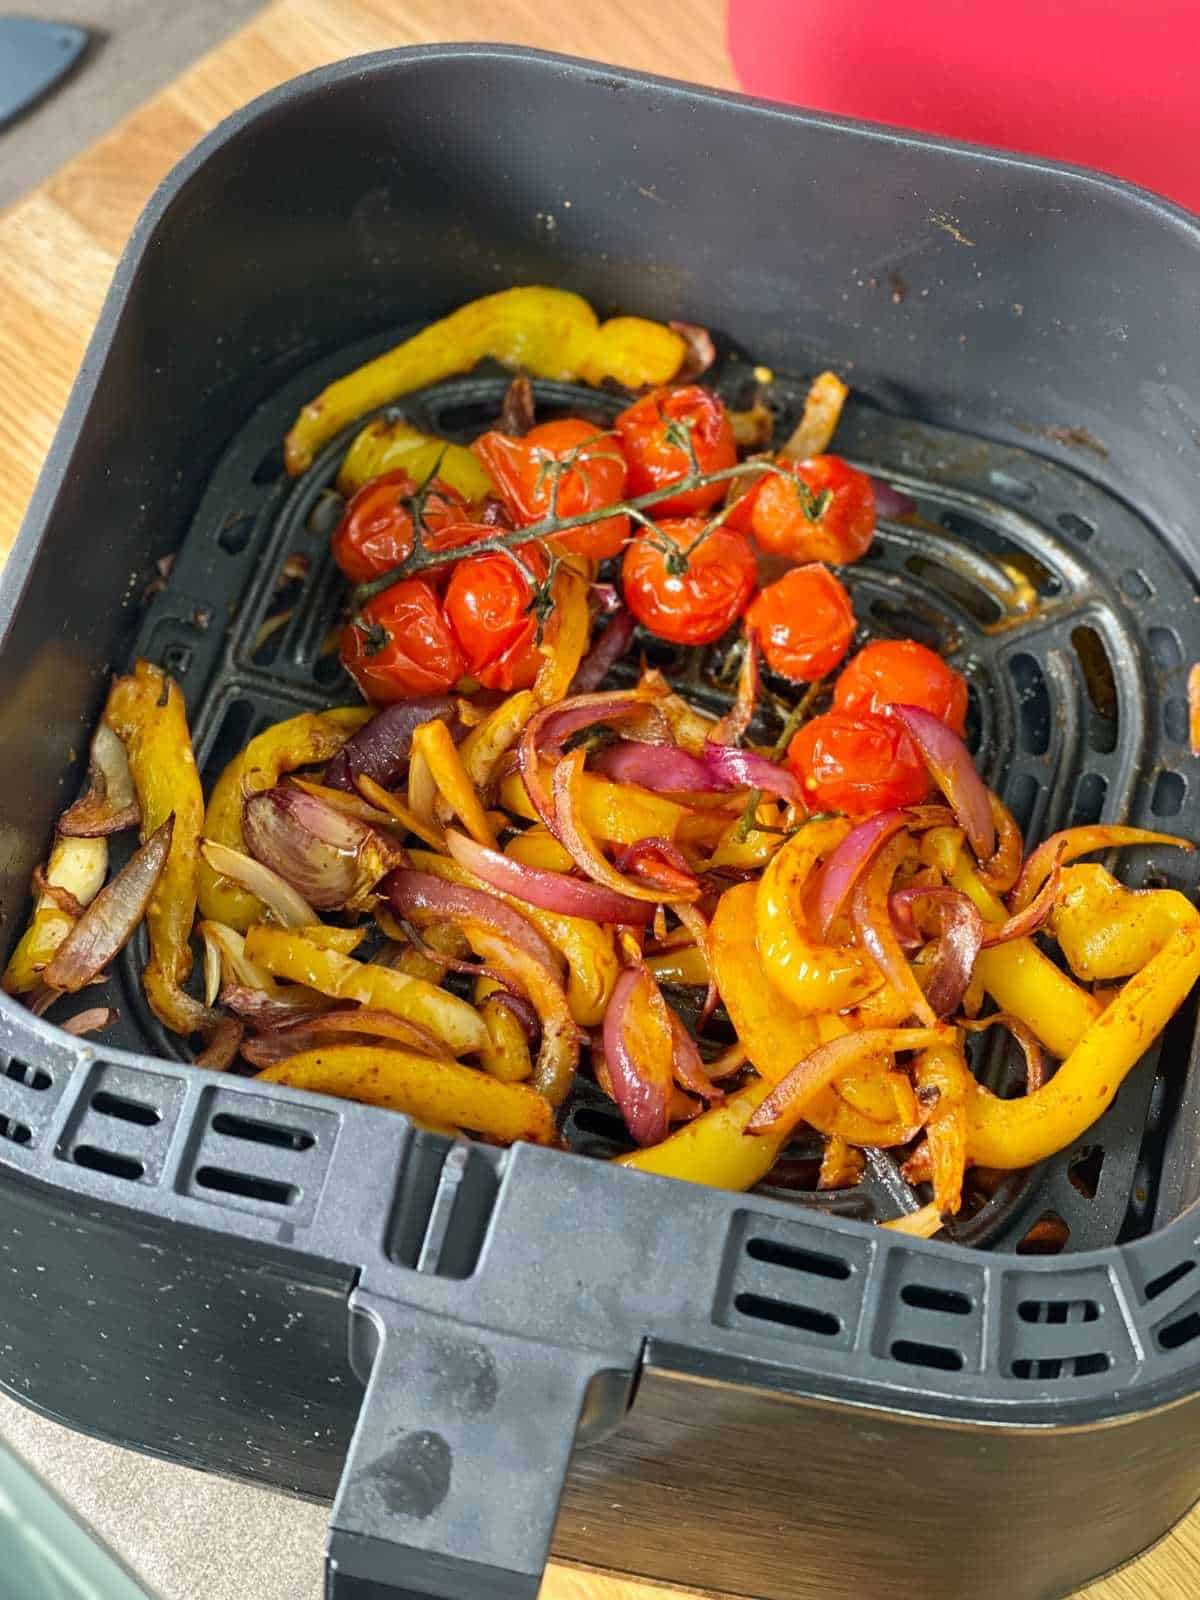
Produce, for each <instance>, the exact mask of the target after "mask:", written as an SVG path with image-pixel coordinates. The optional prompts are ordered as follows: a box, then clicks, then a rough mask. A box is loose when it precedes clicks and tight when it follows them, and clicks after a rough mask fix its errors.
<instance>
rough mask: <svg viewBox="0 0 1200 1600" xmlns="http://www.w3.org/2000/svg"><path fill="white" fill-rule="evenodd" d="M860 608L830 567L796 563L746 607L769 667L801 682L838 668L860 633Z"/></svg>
mask: <svg viewBox="0 0 1200 1600" xmlns="http://www.w3.org/2000/svg"><path fill="white" fill-rule="evenodd" d="M854 626H855V624H854V608H853V606H852V605H851V604H850V596H849V595H848V594H847V593H846V590H845V586H844V585H843V584H842V583H841V582H839V580H838V579H837V578H836V577H835V576H834V574H833V573H832V572H830V570H829V568H828V567H824V566H821V565H820V563H818V562H814V563H811V564H810V565H808V566H804V567H793V568H792V570H791V571H790V572H785V573H784V575H783V577H782V578H778V579H776V581H775V582H774V583H771V584H768V585H767V587H766V588H765V589H763V590H762V591H761V592H760V593H759V594H758V595H757V596H756V598H755V600H754V604H753V605H752V606H751V607H750V609H749V610H748V611H747V613H746V629H747V632H753V633H755V634H756V635H757V637H758V642H759V646H760V648H761V650H762V653H763V658H764V659H765V661H766V663H767V665H768V667H770V669H771V671H772V672H778V673H779V674H780V675H781V676H782V677H785V678H791V679H792V681H793V682H795V683H814V682H815V681H816V680H817V679H818V678H823V677H824V676H825V674H826V673H827V672H832V671H833V669H834V667H836V666H837V664H838V662H839V661H841V660H842V658H843V657H844V656H845V654H846V651H847V650H848V649H849V648H850V641H851V640H852V639H853V638H854Z"/></svg>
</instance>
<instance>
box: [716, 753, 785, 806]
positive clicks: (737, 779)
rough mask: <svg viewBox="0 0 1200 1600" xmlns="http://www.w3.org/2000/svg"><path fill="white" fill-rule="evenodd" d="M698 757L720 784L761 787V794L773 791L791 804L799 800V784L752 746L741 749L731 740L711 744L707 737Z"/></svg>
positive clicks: (732, 786) (772, 793)
mask: <svg viewBox="0 0 1200 1600" xmlns="http://www.w3.org/2000/svg"><path fill="white" fill-rule="evenodd" d="M702 759H703V761H704V765H705V766H706V767H707V768H708V771H709V773H710V774H711V775H712V777H713V778H715V779H716V781H717V783H718V785H719V786H720V787H721V788H725V789H761V790H762V792H763V794H771V795H777V796H778V798H779V799H781V800H787V801H788V802H789V803H790V804H791V805H794V806H799V805H802V804H803V797H802V796H801V793H800V785H799V783H798V782H797V781H796V778H795V777H794V775H793V774H792V773H790V772H789V771H788V770H787V768H786V767H781V766H777V765H776V763H775V762H774V761H771V760H769V759H768V757H766V756H764V755H759V754H758V752H757V751H755V750H742V749H741V748H739V746H737V745H733V744H714V743H713V742H712V741H711V740H710V741H709V742H707V743H706V744H705V746H704V754H703V757H702Z"/></svg>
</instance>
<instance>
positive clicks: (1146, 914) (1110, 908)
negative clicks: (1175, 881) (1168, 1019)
mask: <svg viewBox="0 0 1200 1600" xmlns="http://www.w3.org/2000/svg"><path fill="white" fill-rule="evenodd" d="M1198 920H1200V916H1198V914H1197V911H1196V908H1195V906H1194V905H1193V904H1192V903H1191V901H1190V900H1189V899H1188V898H1187V896H1186V895H1182V894H1180V893H1179V891H1178V890H1177V889H1127V888H1126V887H1125V885H1124V884H1122V883H1118V882H1117V880H1116V878H1114V877H1113V875H1112V873H1111V872H1108V871H1107V870H1106V869H1105V868H1104V867H1101V866H1093V865H1091V864H1088V865H1085V866H1077V867H1067V868H1065V869H1064V871H1063V873H1062V878H1061V883H1060V888H1059V898H1058V904H1057V906H1056V907H1055V909H1054V911H1053V912H1052V913H1051V918H1050V926H1051V928H1052V930H1053V933H1054V936H1055V938H1056V939H1057V940H1058V942H1059V945H1060V946H1061V947H1062V953H1063V955H1065V956H1066V958H1067V961H1068V963H1069V964H1070V967H1071V971H1072V972H1073V973H1074V974H1075V976H1076V977H1077V978H1082V979H1083V980H1084V982H1097V981H1099V982H1101V983H1111V982H1112V980H1113V979H1115V978H1125V977H1128V976H1129V974H1130V973H1133V972H1137V971H1138V969H1139V968H1140V967H1144V966H1145V965H1146V963H1147V961H1149V960H1150V958H1151V957H1152V956H1155V955H1157V954H1158V952H1159V951H1160V950H1161V949H1162V947H1163V945H1164V944H1165V943H1166V942H1167V940H1168V939H1169V938H1170V936H1171V934H1172V933H1174V932H1175V931H1176V929H1178V928H1191V927H1195V926H1196V924H1197V921H1198Z"/></svg>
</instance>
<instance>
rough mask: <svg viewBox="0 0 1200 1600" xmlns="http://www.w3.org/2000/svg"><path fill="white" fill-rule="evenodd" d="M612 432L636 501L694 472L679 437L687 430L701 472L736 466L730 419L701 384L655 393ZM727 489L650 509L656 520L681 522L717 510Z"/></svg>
mask: <svg viewBox="0 0 1200 1600" xmlns="http://www.w3.org/2000/svg"><path fill="white" fill-rule="evenodd" d="M613 426H614V427H615V428H616V430H617V437H618V438H619V439H620V441H621V448H622V450H623V451H624V453H625V459H626V461H627V462H628V463H629V482H628V492H629V494H630V495H631V496H633V497H635V498H636V497H637V496H639V495H643V494H653V493H654V492H655V491H656V490H658V489H666V488H669V487H670V485H671V484H673V483H678V482H679V481H680V479H682V478H686V477H687V476H688V475H689V474H690V473H691V470H692V463H691V457H690V456H689V454H688V451H687V449H686V447H685V445H684V444H683V443H681V442H680V435H681V433H682V431H683V430H685V429H686V430H687V432H688V434H689V435H690V437H691V441H692V449H693V450H694V451H695V454H696V464H697V466H698V467H699V469H700V472H701V473H702V474H704V475H705V476H707V475H708V474H709V473H711V472H723V471H724V470H725V469H726V468H727V467H732V466H733V465H735V463H736V462H737V445H736V443H735V441H734V437H733V425H732V423H731V422H730V420H729V413H728V412H727V411H726V409H725V404H724V402H723V401H722V400H721V398H720V396H719V395H716V394H714V393H713V391H712V390H711V389H704V388H702V387H701V386H700V385H699V384H688V385H686V386H685V387H683V388H679V389H655V390H654V391H653V392H652V393H651V394H647V395H643V396H642V397H641V398H640V399H639V400H635V401H634V403H633V404H632V405H631V406H629V407H627V408H626V409H625V410H624V411H622V413H621V415H620V416H619V417H618V418H617V420H616V422H615V423H614V424H613ZM725 489H726V485H725V484H724V483H710V484H708V485H706V486H705V487H704V488H700V489H685V490H683V491H682V492H681V493H679V494H674V495H672V496H671V497H670V499H668V500H660V501H658V503H657V504H656V505H655V506H654V508H653V514H654V515H655V516H656V517H657V516H685V515H689V514H691V513H693V512H696V511H703V510H705V509H706V508H707V507H708V506H712V505H716V503H717V501H718V500H721V499H723V498H724V495H725Z"/></svg>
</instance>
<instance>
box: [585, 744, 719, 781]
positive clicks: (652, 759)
mask: <svg viewBox="0 0 1200 1600" xmlns="http://www.w3.org/2000/svg"><path fill="white" fill-rule="evenodd" d="M592 767H593V770H594V771H596V772H602V773H603V774H604V776H605V777H606V778H611V779H612V780H613V782H614V783H636V784H638V785H640V786H641V788H643V789H653V790H654V792H655V793H656V794H677V793H681V792H689V793H702V792H705V791H713V792H717V791H719V790H723V789H724V788H725V787H726V785H725V784H723V783H718V782H717V780H716V779H715V778H714V777H713V775H712V773H711V772H710V771H709V769H708V767H707V765H706V764H705V763H704V762H703V761H701V760H700V758H699V757H698V756H692V755H689V754H688V753H687V751H686V750H677V749H676V748H675V747H674V746H673V745H670V746H667V745H658V744H637V743H635V742H634V741H633V740H631V739H623V740H621V741H620V742H619V743H618V744H610V745H609V746H607V748H606V749H604V750H601V752H600V754H599V755H598V756H597V757H596V759H595V760H594V761H593V763H592Z"/></svg>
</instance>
